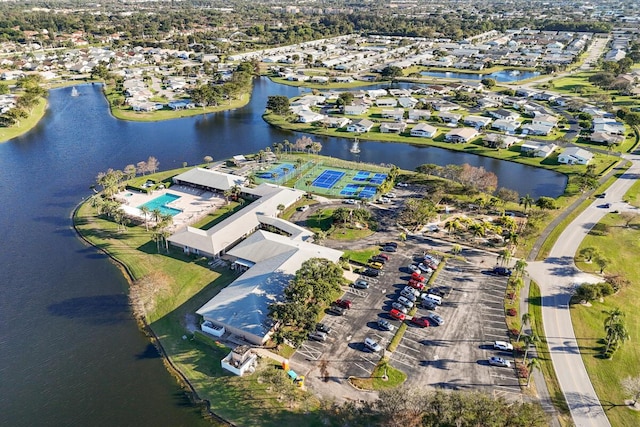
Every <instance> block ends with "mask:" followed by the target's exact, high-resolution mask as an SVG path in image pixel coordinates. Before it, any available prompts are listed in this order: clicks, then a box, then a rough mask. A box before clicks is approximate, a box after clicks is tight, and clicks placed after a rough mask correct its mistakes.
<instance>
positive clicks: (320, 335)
mask: <svg viewBox="0 0 640 427" xmlns="http://www.w3.org/2000/svg"><path fill="white" fill-rule="evenodd" d="M309 339H312V340H315V341H326V340H327V334H326V333H325V332H321V331H313V332H311V333H310V334H309Z"/></svg>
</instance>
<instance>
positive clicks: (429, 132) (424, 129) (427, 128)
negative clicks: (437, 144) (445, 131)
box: [411, 123, 438, 138]
mask: <svg viewBox="0 0 640 427" xmlns="http://www.w3.org/2000/svg"><path fill="white" fill-rule="evenodd" d="M436 133H438V128H437V127H435V126H431V125H429V124H426V123H418V124H417V125H415V126H414V127H413V129H411V136H418V137H423V138H433V137H434V136H436Z"/></svg>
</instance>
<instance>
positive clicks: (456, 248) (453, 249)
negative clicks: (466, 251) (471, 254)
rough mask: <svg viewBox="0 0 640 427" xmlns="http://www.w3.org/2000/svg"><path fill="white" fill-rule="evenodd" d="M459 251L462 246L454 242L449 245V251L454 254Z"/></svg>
mask: <svg viewBox="0 0 640 427" xmlns="http://www.w3.org/2000/svg"><path fill="white" fill-rule="evenodd" d="M460 252H462V246H460V245H458V244H455V245H453V246H451V253H452V254H454V255H458V254H459V253H460Z"/></svg>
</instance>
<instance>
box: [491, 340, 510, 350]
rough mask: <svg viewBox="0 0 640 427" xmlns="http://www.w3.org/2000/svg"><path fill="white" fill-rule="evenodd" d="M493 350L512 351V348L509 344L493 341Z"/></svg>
mask: <svg viewBox="0 0 640 427" xmlns="http://www.w3.org/2000/svg"><path fill="white" fill-rule="evenodd" d="M493 348H494V349H496V350H503V351H513V346H512V345H511V343H508V342H506V341H495V342H494V343H493Z"/></svg>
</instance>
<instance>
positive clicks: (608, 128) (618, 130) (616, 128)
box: [593, 117, 625, 135]
mask: <svg viewBox="0 0 640 427" xmlns="http://www.w3.org/2000/svg"><path fill="white" fill-rule="evenodd" d="M593 131H594V132H605V133H611V134H616V135H624V132H625V130H624V124H623V123H620V122H617V121H615V120H614V119H605V118H603V117H596V118H595V119H593Z"/></svg>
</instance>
